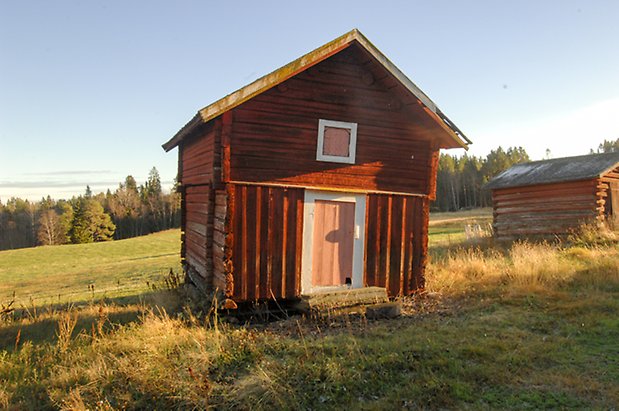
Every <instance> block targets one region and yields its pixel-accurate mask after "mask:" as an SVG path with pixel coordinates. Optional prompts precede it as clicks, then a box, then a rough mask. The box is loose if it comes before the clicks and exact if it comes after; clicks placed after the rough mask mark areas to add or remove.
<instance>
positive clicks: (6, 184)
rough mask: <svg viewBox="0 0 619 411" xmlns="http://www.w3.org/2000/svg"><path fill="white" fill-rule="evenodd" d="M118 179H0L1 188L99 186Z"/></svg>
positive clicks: (115, 182) (110, 183) (109, 183)
mask: <svg viewBox="0 0 619 411" xmlns="http://www.w3.org/2000/svg"><path fill="white" fill-rule="evenodd" d="M118 183H119V182H118V181H78V182H75V181H46V180H44V181H41V180H40V181H0V188H46V187H49V188H59V187H86V186H90V187H91V188H92V187H99V186H110V185H116V184H118Z"/></svg>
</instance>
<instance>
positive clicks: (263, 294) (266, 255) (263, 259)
mask: <svg viewBox="0 0 619 411" xmlns="http://www.w3.org/2000/svg"><path fill="white" fill-rule="evenodd" d="M270 191H271V189H270V188H268V187H265V188H263V189H261V198H260V211H261V213H260V214H261V223H260V227H261V229H260V231H259V234H260V292H259V293H258V295H259V296H260V298H271V293H270V292H269V287H270V284H271V280H270V270H271V259H270V258H271V257H270V255H271V253H270V248H269V247H270V246H271V245H270V242H269V241H270V238H271V236H270V230H271V227H270V225H269V218H270V216H271V209H272V208H273V207H272V205H271V200H270V198H271V195H270Z"/></svg>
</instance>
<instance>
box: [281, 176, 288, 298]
mask: <svg viewBox="0 0 619 411" xmlns="http://www.w3.org/2000/svg"><path fill="white" fill-rule="evenodd" d="M280 191H281V192H282V214H281V223H282V225H281V231H282V248H281V249H280V251H281V256H282V265H281V271H282V278H281V290H282V293H281V295H282V297H284V296H285V294H286V275H287V274H286V268H287V265H286V260H287V257H288V255H287V254H286V243H287V241H288V189H286V188H284V189H281V190H280Z"/></svg>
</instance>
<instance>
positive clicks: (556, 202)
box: [486, 153, 619, 240]
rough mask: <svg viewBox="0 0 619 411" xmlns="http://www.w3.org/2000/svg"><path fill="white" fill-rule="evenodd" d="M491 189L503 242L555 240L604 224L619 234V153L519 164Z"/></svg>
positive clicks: (498, 233) (497, 229)
mask: <svg viewBox="0 0 619 411" xmlns="http://www.w3.org/2000/svg"><path fill="white" fill-rule="evenodd" d="M486 188H488V189H490V190H492V204H493V208H494V234H495V237H496V238H498V239H503V240H510V239H515V238H518V237H554V236H556V235H565V234H569V233H570V232H572V231H574V230H575V229H577V228H578V227H579V226H580V225H581V224H583V223H591V222H599V221H607V222H609V224H610V225H611V226H613V227H615V228H617V229H619V153H605V154H590V155H585V156H576V157H563V158H556V159H552V160H542V161H533V162H530V163H523V164H516V165H514V166H512V167H511V168H509V169H507V170H506V171H504V172H503V173H501V174H499V175H497V176H496V177H495V178H493V179H492V180H490V181H489V182H488V184H487V185H486Z"/></svg>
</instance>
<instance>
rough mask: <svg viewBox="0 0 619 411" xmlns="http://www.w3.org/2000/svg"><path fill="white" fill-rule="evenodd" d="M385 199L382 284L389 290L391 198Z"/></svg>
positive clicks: (389, 196)
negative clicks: (385, 217) (385, 216)
mask: <svg viewBox="0 0 619 411" xmlns="http://www.w3.org/2000/svg"><path fill="white" fill-rule="evenodd" d="M386 197H387V206H386V209H387V213H386V214H387V220H386V222H385V225H386V227H385V228H386V230H385V266H384V272H385V274H384V276H385V279H384V281H385V282H384V284H385V287H387V289H389V281H390V279H391V278H390V277H391V273H390V272H389V269H390V268H391V218H392V215H391V214H392V206H393V197H392V196H391V195H388V196H386Z"/></svg>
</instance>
